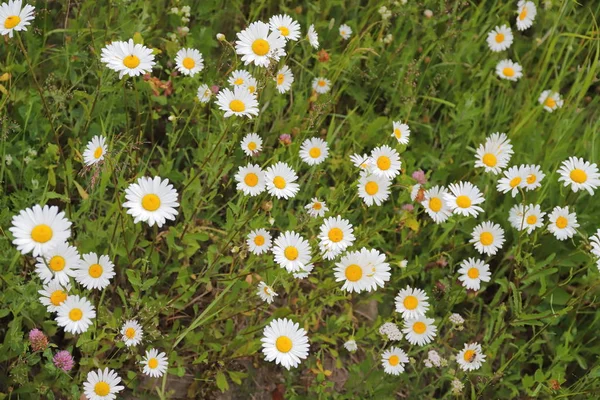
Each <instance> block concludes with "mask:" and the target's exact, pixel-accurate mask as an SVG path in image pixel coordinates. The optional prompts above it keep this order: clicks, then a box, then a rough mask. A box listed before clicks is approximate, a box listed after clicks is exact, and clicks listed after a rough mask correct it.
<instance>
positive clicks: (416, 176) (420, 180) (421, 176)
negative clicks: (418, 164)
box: [411, 169, 427, 185]
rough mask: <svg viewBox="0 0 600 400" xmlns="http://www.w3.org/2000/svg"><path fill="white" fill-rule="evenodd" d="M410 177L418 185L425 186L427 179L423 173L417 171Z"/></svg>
mask: <svg viewBox="0 0 600 400" xmlns="http://www.w3.org/2000/svg"><path fill="white" fill-rule="evenodd" d="M411 177H412V178H413V179H414V180H416V181H417V183H418V184H420V185H425V184H426V183H427V177H426V176H425V172H423V170H421V169H419V170H416V171H415V172H413V173H412V174H411Z"/></svg>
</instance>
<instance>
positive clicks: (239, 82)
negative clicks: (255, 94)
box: [233, 78, 244, 86]
mask: <svg viewBox="0 0 600 400" xmlns="http://www.w3.org/2000/svg"><path fill="white" fill-rule="evenodd" d="M242 83H244V80H243V79H242V78H237V79H236V80H235V81H234V82H233V84H234V85H237V86H239V85H241V84H242Z"/></svg>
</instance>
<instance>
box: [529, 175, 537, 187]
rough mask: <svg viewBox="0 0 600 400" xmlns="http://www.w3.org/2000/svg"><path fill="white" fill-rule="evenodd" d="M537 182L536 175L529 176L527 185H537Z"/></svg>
mask: <svg viewBox="0 0 600 400" xmlns="http://www.w3.org/2000/svg"><path fill="white" fill-rule="evenodd" d="M536 180H537V177H536V176H535V175H534V174H530V175H527V183H528V184H530V185H531V184H532V183H535V181H536Z"/></svg>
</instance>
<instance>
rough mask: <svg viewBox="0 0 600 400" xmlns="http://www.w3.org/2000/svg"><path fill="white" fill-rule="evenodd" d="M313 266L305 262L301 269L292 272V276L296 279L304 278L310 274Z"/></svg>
mask: <svg viewBox="0 0 600 400" xmlns="http://www.w3.org/2000/svg"><path fill="white" fill-rule="evenodd" d="M314 268H315V266H314V265H313V264H306V265H305V266H303V267H302V269H301V270H300V272H295V273H293V274H292V276H293V277H294V278H296V279H304V278H307V277H308V275H310V273H311V272H312V270H313V269H314Z"/></svg>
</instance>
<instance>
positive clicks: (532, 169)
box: [523, 164, 546, 191]
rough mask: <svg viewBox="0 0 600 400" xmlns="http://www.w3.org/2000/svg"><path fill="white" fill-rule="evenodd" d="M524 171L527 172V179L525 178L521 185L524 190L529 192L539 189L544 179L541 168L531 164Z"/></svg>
mask: <svg viewBox="0 0 600 400" xmlns="http://www.w3.org/2000/svg"><path fill="white" fill-rule="evenodd" d="M525 169H526V171H527V172H526V174H527V177H526V178H525V182H524V183H523V185H524V186H525V189H527V190H528V191H529V190H534V189H537V188H539V187H541V186H542V184H541V182H542V179H544V177H545V176H546V174H544V172H543V171H542V168H541V167H540V166H539V165H535V164H531V165H526V166H525Z"/></svg>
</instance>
